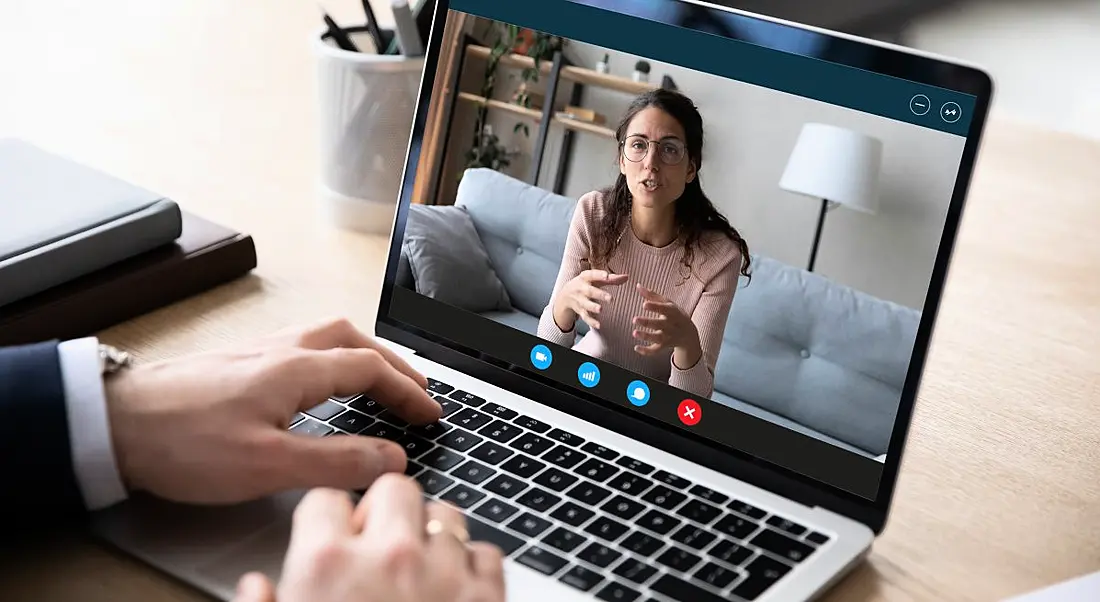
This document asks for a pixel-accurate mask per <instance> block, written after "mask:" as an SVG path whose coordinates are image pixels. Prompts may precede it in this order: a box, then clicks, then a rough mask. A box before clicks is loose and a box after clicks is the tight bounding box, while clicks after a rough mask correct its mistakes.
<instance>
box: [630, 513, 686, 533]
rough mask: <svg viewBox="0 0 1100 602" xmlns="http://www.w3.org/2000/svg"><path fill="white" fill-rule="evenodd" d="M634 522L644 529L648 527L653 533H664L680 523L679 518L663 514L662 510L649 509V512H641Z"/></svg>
mask: <svg viewBox="0 0 1100 602" xmlns="http://www.w3.org/2000/svg"><path fill="white" fill-rule="evenodd" d="M635 524H636V525H638V526H639V527H642V528H644V529H649V530H650V531H653V532H654V533H660V534H661V535H665V534H667V533H668V532H669V531H671V530H673V529H674V528H676V526H677V525H679V524H680V519H678V518H673V517H671V516H669V515H667V514H665V513H664V512H658V511H657V510H650V511H649V512H646V513H645V514H643V515H642V517H641V518H639V519H638V520H637V522H635Z"/></svg>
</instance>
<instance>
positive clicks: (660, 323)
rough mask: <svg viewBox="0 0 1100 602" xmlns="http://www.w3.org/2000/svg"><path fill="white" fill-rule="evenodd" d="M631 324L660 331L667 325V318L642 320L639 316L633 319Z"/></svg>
mask: <svg viewBox="0 0 1100 602" xmlns="http://www.w3.org/2000/svg"><path fill="white" fill-rule="evenodd" d="M633 322H634V325H635V326H640V327H642V328H652V329H654V330H660V329H661V328H664V327H665V325H667V324H668V318H665V317H664V316H661V317H659V318H644V317H641V316H637V317H635V318H634V320H633Z"/></svg>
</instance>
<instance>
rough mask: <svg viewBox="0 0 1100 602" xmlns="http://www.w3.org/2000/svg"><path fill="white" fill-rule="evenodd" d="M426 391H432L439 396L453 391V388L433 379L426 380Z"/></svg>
mask: <svg viewBox="0 0 1100 602" xmlns="http://www.w3.org/2000/svg"><path fill="white" fill-rule="evenodd" d="M428 390H429V391H432V392H433V393H439V394H440V395H446V394H448V393H450V392H451V391H454V390H455V388H454V387H452V386H451V385H448V384H447V383H445V382H442V381H439V380H436V379H434V378H428Z"/></svg>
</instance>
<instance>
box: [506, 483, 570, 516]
mask: <svg viewBox="0 0 1100 602" xmlns="http://www.w3.org/2000/svg"><path fill="white" fill-rule="evenodd" d="M516 501H517V502H519V503H521V504H523V505H524V506H527V507H528V508H530V509H532V510H534V511H535V512H546V511H547V510H549V509H551V508H553V507H554V505H555V504H557V503H558V502H560V501H561V498H560V497H558V496H556V495H554V494H552V493H550V492H549V491H546V490H545V489H540V488H538V487H532V488H531V489H529V490H528V491H527V493H524V494H523V495H521V496H519V497H518V498H516Z"/></svg>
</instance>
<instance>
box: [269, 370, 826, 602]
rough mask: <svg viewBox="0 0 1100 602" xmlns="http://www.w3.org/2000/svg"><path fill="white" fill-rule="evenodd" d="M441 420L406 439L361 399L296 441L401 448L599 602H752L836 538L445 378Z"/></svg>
mask: <svg viewBox="0 0 1100 602" xmlns="http://www.w3.org/2000/svg"><path fill="white" fill-rule="evenodd" d="M428 380H429V387H428V388H429V391H430V392H431V395H432V396H433V397H434V398H435V399H436V401H438V402H439V403H440V404H441V405H442V407H443V419H442V420H441V421H440V422H437V423H434V424H429V425H425V426H410V425H409V424H407V423H406V422H404V421H403V420H401V419H400V418H398V417H397V416H396V415H395V414H393V413H392V412H390V411H388V410H385V408H383V407H382V406H381V405H380V404H378V402H376V401H374V400H373V399H370V398H369V397H366V396H363V395H357V396H351V397H345V398H333V399H330V400H328V401H325V402H323V403H321V404H319V405H318V406H316V407H314V408H312V409H310V410H308V411H306V412H305V413H303V414H298V415H297V416H296V417H295V419H294V422H293V423H292V424H291V425H290V430H291V431H292V432H295V433H298V434H301V435H304V436H311V437H325V436H332V435H348V434H351V435H365V436H372V437H383V438H386V439H390V440H393V441H396V442H398V443H399V444H401V445H402V446H403V447H404V448H405V452H406V455H407V456H408V466H407V469H406V471H405V472H406V474H408V475H409V476H411V477H413V478H415V479H416V480H417V481H418V482H419V483H420V486H421V487H422V488H423V490H424V493H425V495H426V496H427V497H429V498H432V499H438V500H442V501H446V502H449V503H451V504H452V505H454V506H457V507H458V508H461V509H462V510H463V512H464V513H465V514H466V517H467V521H468V523H469V524H468V530H469V532H470V535H471V537H472V538H473V539H476V540H481V541H489V542H492V543H494V544H496V545H497V546H499V547H500V548H501V549H502V550H503V551H504V553H505V555H506V556H508V557H510V558H512V559H513V560H515V561H516V562H518V563H520V564H522V565H524V566H526V567H528V568H530V569H532V570H535V571H538V572H539V573H543V574H545V575H547V576H551V577H554V578H556V579H558V580H559V581H561V582H562V583H565V584H568V585H570V586H572V587H574V588H577V589H578V590H581V591H584V592H589V593H591V594H592V595H593V596H594V597H595V598H596V599H598V600H608V601H613V602H631V601H634V600H638V601H649V600H661V599H663V600H676V601H691V602H711V601H713V602H720V601H728V600H744V601H752V600H755V599H757V598H758V597H760V596H761V595H762V594H763V593H764V592H766V591H767V590H768V589H769V588H770V587H771V586H773V585H774V584H775V583H776V582H778V581H779V580H780V579H782V578H783V577H784V576H785V575H787V573H789V572H790V571H791V569H793V568H794V567H795V566H797V565H798V564H799V563H801V562H803V561H805V560H806V559H807V558H808V557H810V556H811V555H812V554H813V553H814V551H815V550H817V549H818V548H819V547H820V546H822V545H823V544H825V543H827V542H828V541H829V536H827V535H824V534H822V533H820V532H816V531H813V530H811V529H808V528H807V527H805V526H803V525H800V524H798V523H796V522H794V521H792V520H790V519H788V518H785V517H782V516H778V515H775V514H769V513H768V512H766V511H764V510H762V509H760V508H757V507H756V506H753V505H752V504H750V503H749V502H747V501H745V500H741V499H737V498H734V497H733V496H730V495H728V494H725V493H721V492H718V491H714V490H712V489H709V488H707V487H704V486H702V485H699V484H696V483H693V482H691V481H690V480H689V479H686V478H684V477H682V476H679V475H676V474H672V473H670V472H668V471H665V470H662V469H659V468H658V467H655V466H651V465H649V464H647V463H645V462H642V461H641V460H638V459H636V458H631V457H629V456H626V455H623V454H622V453H620V452H618V451H616V450H614V449H611V448H610V447H606V446H604V445H601V444H600V443H598V442H595V441H586V440H584V439H583V438H581V437H579V436H577V435H575V434H573V433H570V432H568V431H566V430H563V429H560V428H557V427H554V426H553V425H550V424H547V423H545V422H542V421H540V420H536V419H534V418H531V417H530V416H524V415H522V414H519V413H518V412H516V411H515V410H512V409H509V408H506V407H503V406H501V405H498V404H495V403H492V402H489V401H487V400H485V399H483V398H481V397H478V396H477V395H473V394H471V393H467V392H465V391H461V390H458V389H456V388H455V387H453V386H451V385H449V384H447V383H444V382H441V381H439V380H436V379H428Z"/></svg>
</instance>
